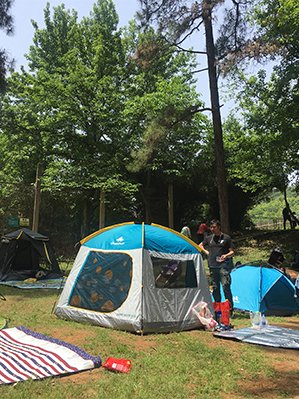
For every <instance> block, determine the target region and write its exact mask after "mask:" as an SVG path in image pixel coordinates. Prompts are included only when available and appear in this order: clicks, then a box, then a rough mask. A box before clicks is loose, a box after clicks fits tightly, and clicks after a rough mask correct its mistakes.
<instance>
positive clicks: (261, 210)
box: [249, 189, 299, 223]
mask: <svg viewBox="0 0 299 399" xmlns="http://www.w3.org/2000/svg"><path fill="white" fill-rule="evenodd" d="M287 200H288V203H289V205H290V208H291V209H292V211H294V212H295V213H296V214H298V213H299V198H298V195H297V193H296V191H295V190H292V189H289V190H288V191H287ZM284 207H285V200H284V196H283V194H282V193H281V192H279V191H277V190H273V192H272V193H271V194H270V195H269V196H268V198H267V199H266V200H264V201H262V202H261V203H259V204H257V205H255V206H254V207H253V208H252V209H250V211H249V216H250V218H251V219H252V221H253V222H254V223H256V222H258V221H259V220H275V219H280V220H282V210H283V208H284Z"/></svg>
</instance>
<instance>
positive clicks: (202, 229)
mask: <svg viewBox="0 0 299 399" xmlns="http://www.w3.org/2000/svg"><path fill="white" fill-rule="evenodd" d="M210 233H211V232H210V229H209V226H208V225H207V224H206V223H200V225H199V226H198V230H197V236H198V242H202V241H203V240H204V238H205V237H206V236H208V235H209V234H210Z"/></svg>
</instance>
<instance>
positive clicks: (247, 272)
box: [231, 264, 299, 316]
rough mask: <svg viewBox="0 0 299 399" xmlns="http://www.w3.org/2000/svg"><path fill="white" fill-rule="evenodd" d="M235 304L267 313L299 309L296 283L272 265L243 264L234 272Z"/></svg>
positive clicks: (232, 273)
mask: <svg viewBox="0 0 299 399" xmlns="http://www.w3.org/2000/svg"><path fill="white" fill-rule="evenodd" d="M231 278H232V284H231V290H232V294H233V300H234V308H236V309H240V310H246V311H252V312H258V311H259V312H261V313H264V314H266V315H271V314H272V315H281V316H282V315H287V314H293V313H299V306H298V302H297V298H296V289H295V285H294V284H293V283H292V281H290V279H288V278H287V277H286V276H285V275H284V274H283V273H282V272H281V271H280V270H279V269H276V268H275V267H272V266H270V265H250V264H248V265H240V266H238V267H236V268H235V269H233V270H232V272H231Z"/></svg>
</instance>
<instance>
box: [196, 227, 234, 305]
mask: <svg viewBox="0 0 299 399" xmlns="http://www.w3.org/2000/svg"><path fill="white" fill-rule="evenodd" d="M210 230H211V235H209V236H207V237H205V238H204V239H203V241H202V242H201V243H200V244H199V248H200V249H201V250H202V251H203V253H205V254H206V255H207V256H208V265H209V269H210V274H211V277H212V284H213V297H214V300H215V302H221V292H220V284H222V287H223V292H224V296H225V299H228V300H229V302H230V305H231V310H232V309H233V296H232V292H231V288H230V286H231V276H230V272H231V269H232V256H233V255H234V245H233V243H232V240H231V238H230V236H229V235H228V234H224V233H222V231H221V225H220V222H219V220H212V221H211V223H210Z"/></svg>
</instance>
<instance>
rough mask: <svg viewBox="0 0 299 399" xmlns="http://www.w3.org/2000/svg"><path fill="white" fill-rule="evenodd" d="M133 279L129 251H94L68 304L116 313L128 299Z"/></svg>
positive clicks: (90, 254)
mask: <svg viewBox="0 0 299 399" xmlns="http://www.w3.org/2000/svg"><path fill="white" fill-rule="evenodd" d="M131 278H132V258H131V257H130V256H129V255H128V254H124V253H115V252H114V253H113V252H111V253H107V252H98V251H91V252H90V253H89V255H88V257H87V259H86V262H85V264H84V266H83V268H82V270H81V272H80V274H79V276H78V278H77V281H76V283H75V286H74V288H73V291H72V294H71V297H70V301H69V303H70V305H71V306H74V307H76V308H82V309H88V310H94V311H97V312H104V313H109V312H113V311H114V310H116V309H117V308H119V307H120V306H121V304H122V303H123V302H124V301H125V300H126V298H127V296H128V293H129V289H130V286H131Z"/></svg>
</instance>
